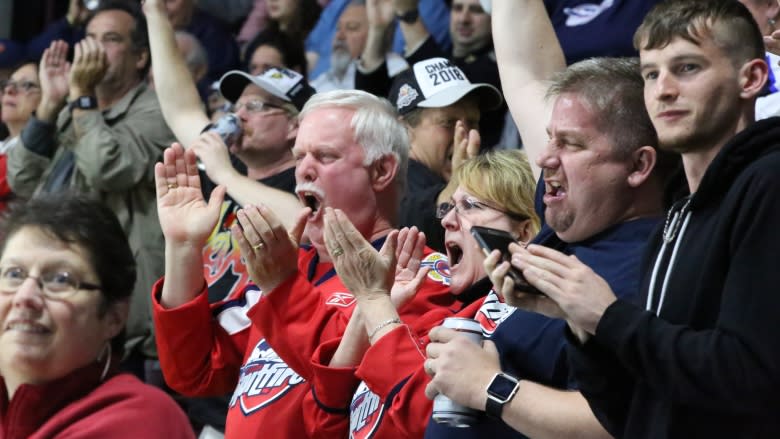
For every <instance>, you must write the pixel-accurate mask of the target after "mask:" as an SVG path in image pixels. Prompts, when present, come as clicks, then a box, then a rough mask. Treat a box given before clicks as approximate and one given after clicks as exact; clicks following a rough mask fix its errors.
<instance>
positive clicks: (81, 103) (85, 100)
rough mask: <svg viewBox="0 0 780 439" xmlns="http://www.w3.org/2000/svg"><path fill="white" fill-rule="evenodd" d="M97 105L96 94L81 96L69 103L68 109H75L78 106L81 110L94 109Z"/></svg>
mask: <svg viewBox="0 0 780 439" xmlns="http://www.w3.org/2000/svg"><path fill="white" fill-rule="evenodd" d="M97 107H98V102H97V98H96V97H94V96H79V97H77V98H76V99H74V100H73V101H71V103H70V104H68V109H69V110H70V111H73V110H74V109H76V108H78V109H79V110H94V109H95V108H97Z"/></svg>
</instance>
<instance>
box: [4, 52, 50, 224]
mask: <svg viewBox="0 0 780 439" xmlns="http://www.w3.org/2000/svg"><path fill="white" fill-rule="evenodd" d="M0 98H2V102H0V117H1V118H2V122H3V123H4V124H5V125H6V127H8V133H9V134H8V137H7V138H5V139H0V211H3V210H4V209H5V206H6V204H7V203H8V201H9V200H10V199H11V197H12V196H13V193H12V192H11V188H10V186H9V185H8V181H7V180H6V157H7V156H6V155H7V154H8V151H9V150H10V149H11V148H13V147H14V146H15V145H16V144H17V143H18V142H19V134H21V132H22V128H23V127H24V125H25V124H27V120H28V119H30V116H31V115H32V113H33V111H35V109H36V108H37V107H38V103H39V102H40V101H41V86H40V83H39V82H38V66H37V65H36V64H35V63H25V64H22V65H21V66H19V68H17V69H16V70H15V71H14V72H13V73H12V74H11V77H10V78H9V79H7V80H4V81H0Z"/></svg>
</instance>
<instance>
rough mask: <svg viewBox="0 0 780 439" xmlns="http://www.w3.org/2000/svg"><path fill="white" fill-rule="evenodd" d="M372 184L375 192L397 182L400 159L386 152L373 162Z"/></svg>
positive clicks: (371, 169) (371, 170)
mask: <svg viewBox="0 0 780 439" xmlns="http://www.w3.org/2000/svg"><path fill="white" fill-rule="evenodd" d="M370 166H371V168H370V172H371V186H372V188H373V189H374V192H381V191H383V190H385V189H386V188H387V187H388V186H389V185H391V184H395V176H396V174H397V173H398V159H397V158H396V157H395V156H394V155H393V154H385V155H383V156H382V157H380V158H378V159H377V160H375V161H374V163H372V164H371V165H370Z"/></svg>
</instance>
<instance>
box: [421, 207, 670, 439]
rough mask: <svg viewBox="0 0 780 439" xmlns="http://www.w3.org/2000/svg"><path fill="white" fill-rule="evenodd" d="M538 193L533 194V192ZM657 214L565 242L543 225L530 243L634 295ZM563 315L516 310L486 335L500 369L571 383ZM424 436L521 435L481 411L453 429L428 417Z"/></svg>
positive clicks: (620, 292)
mask: <svg viewBox="0 0 780 439" xmlns="http://www.w3.org/2000/svg"><path fill="white" fill-rule="evenodd" d="M538 195H539V194H537V196H538ZM659 221H660V218H658V217H655V218H643V219H638V220H633V221H628V222H625V223H621V224H618V225H616V226H613V227H611V228H609V229H607V230H605V231H603V232H601V233H599V234H597V235H595V236H593V237H592V238H590V239H588V240H585V241H582V242H578V243H574V244H567V243H565V242H563V241H561V240H560V239H559V238H558V236H557V235H556V234H555V232H553V230H552V229H550V228H549V227H548V226H547V225H544V226H543V227H542V230H541V232H539V234H538V235H537V236H536V238H535V239H534V241H533V243H535V244H541V245H545V246H547V247H550V248H555V249H557V250H559V251H561V252H564V253H566V254H574V255H576V256H577V258H578V259H579V260H580V261H582V262H583V263H585V264H586V265H588V266H589V267H591V268H592V269H593V271H595V272H596V273H598V274H599V275H600V276H601V277H603V278H604V279H606V280H607V282H608V283H609V285H610V287H611V288H612V290H613V291H614V292H615V294H616V295H617V296H618V297H623V298H629V300H631V298H635V297H636V295H637V294H638V292H639V282H640V277H639V276H640V272H639V271H640V262H641V259H642V254H643V253H644V251H645V246H646V242H647V238H648V236H649V235H650V234H651V233H652V231H653V230H654V229H655V228H656V227H657V225H658V224H659ZM565 327H566V323H565V322H564V321H563V320H558V319H550V318H547V317H544V316H542V315H540V314H535V313H530V312H527V311H523V310H519V309H518V310H516V311H515V312H514V313H512V315H511V316H509V317H508V318H507V319H506V320H505V321H504V322H502V323H501V324H500V325H499V326H498V328H497V329H496V331H495V332H494V333H493V335H492V336H491V338H490V339H491V340H492V341H493V342H494V343H495V344H496V347H497V348H498V352H499V355H500V359H501V368H502V369H503V370H504V372H506V373H509V374H510V375H512V376H516V377H518V378H521V379H526V380H530V381H534V382H538V383H540V384H544V385H547V386H551V387H556V388H561V389H566V388H568V389H571V388H576V387H577V386H576V383H575V382H573V381H572V380H571V379H570V378H569V369H568V365H567V359H566V349H565V347H566V339H565V337H564V329H565ZM425 437H426V438H455V439H461V438H484V437H490V438H494V437H507V438H510V437H517V438H524V437H525V436H524V435H522V434H520V433H518V432H517V431H515V430H513V429H512V428H510V427H509V426H507V425H506V424H505V423H504V422H503V421H499V420H494V419H490V418H488V417H486V416H483V418H482V419H481V420H480V421H479V422H478V423H477V424H476V425H474V426H472V427H470V428H453V427H448V426H446V425H442V424H437V423H436V422H434V421H433V420H432V419H431V420H430V421H429V422H428V428H427V429H426V432H425Z"/></svg>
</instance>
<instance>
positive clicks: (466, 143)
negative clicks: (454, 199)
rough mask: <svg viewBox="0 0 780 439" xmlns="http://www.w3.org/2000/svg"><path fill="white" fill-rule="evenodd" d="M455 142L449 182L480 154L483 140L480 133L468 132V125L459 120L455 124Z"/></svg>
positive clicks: (447, 177) (448, 177)
mask: <svg viewBox="0 0 780 439" xmlns="http://www.w3.org/2000/svg"><path fill="white" fill-rule="evenodd" d="M453 142H454V147H453V150H452V169H451V172H450V174H448V175H446V179H447V180H449V179H450V177H451V175H452V174H454V173H455V171H457V170H458V169H459V168H460V167H461V166H462V165H463V163H464V162H465V161H466V160H468V159H470V158H474V157H476V156H477V154H479V148H480V145H482V138H481V137H480V136H479V131H477V130H473V129H472V130H469V131H468V132H466V125H465V124H464V123H463V121H460V120H459V121H457V122H456V123H455V135H454V138H453Z"/></svg>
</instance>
